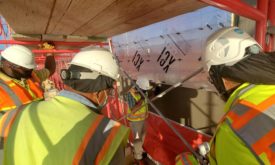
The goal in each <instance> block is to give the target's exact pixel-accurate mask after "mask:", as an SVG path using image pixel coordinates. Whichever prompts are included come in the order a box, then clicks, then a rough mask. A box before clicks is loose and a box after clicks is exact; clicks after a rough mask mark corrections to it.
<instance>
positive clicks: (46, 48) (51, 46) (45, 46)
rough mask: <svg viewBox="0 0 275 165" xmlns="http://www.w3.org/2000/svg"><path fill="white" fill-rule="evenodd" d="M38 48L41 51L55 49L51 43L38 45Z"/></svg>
mask: <svg viewBox="0 0 275 165" xmlns="http://www.w3.org/2000/svg"><path fill="white" fill-rule="evenodd" d="M38 46H39V48H41V49H43V50H52V49H55V46H54V44H53V43H52V42H44V43H43V44H39V45H38Z"/></svg>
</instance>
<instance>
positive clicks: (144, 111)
mask: <svg viewBox="0 0 275 165" xmlns="http://www.w3.org/2000/svg"><path fill="white" fill-rule="evenodd" d="M130 93H131V95H132V96H133V98H134V99H135V101H136V105H135V106H134V108H133V109H135V107H141V108H140V109H139V110H138V111H136V112H135V113H131V112H132V110H131V109H130V108H128V111H127V112H128V116H127V119H128V120H130V121H142V120H145V119H146V118H147V116H148V106H147V105H145V104H146V102H145V100H141V96H140V94H139V93H133V92H130Z"/></svg>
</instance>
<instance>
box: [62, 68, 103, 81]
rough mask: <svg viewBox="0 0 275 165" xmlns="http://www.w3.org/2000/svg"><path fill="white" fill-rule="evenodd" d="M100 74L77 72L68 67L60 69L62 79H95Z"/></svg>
mask: <svg viewBox="0 0 275 165" xmlns="http://www.w3.org/2000/svg"><path fill="white" fill-rule="evenodd" d="M99 75H100V74H99V73H97V72H79V71H72V70H68V69H61V72H60V77H61V79H62V80H83V79H93V80H95V79H96V78H97V77H98V76H99Z"/></svg>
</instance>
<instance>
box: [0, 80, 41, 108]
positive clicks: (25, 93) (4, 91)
mask: <svg viewBox="0 0 275 165" xmlns="http://www.w3.org/2000/svg"><path fill="white" fill-rule="evenodd" d="M0 98H1V99H0V111H1V110H2V111H3V110H12V109H14V108H16V107H17V106H20V105H22V104H28V103H30V102H31V101H35V100H40V99H42V98H43V91H42V90H41V89H40V87H39V86H37V85H36V84H35V83H34V82H33V81H32V80H30V79H29V80H27V85H26V88H24V87H22V86H21V85H19V84H18V83H16V82H13V81H12V80H10V81H6V82H5V81H4V80H2V79H0Z"/></svg>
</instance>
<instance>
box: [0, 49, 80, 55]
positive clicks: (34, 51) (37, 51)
mask: <svg viewBox="0 0 275 165" xmlns="http://www.w3.org/2000/svg"><path fill="white" fill-rule="evenodd" d="M1 51H3V50H0V52H1ZM32 52H33V53H35V54H43V53H77V52H79V50H78V49H72V50H55V49H53V50H40V49H38V50H32Z"/></svg>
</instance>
